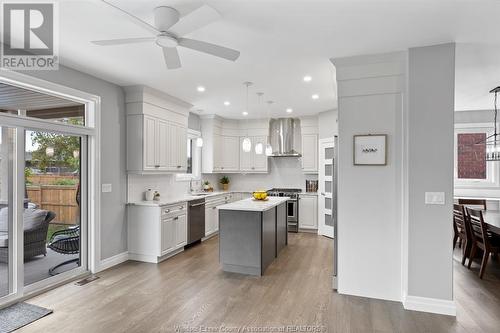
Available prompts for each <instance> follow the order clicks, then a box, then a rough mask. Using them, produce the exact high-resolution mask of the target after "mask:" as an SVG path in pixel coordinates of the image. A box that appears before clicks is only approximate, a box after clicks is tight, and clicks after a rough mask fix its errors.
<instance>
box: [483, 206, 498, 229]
mask: <svg viewBox="0 0 500 333" xmlns="http://www.w3.org/2000/svg"><path fill="white" fill-rule="evenodd" d="M483 219H484V222H485V223H486V224H487V225H488V229H489V230H490V231H491V232H492V233H494V234H497V235H499V236H500V210H491V209H488V210H483Z"/></svg>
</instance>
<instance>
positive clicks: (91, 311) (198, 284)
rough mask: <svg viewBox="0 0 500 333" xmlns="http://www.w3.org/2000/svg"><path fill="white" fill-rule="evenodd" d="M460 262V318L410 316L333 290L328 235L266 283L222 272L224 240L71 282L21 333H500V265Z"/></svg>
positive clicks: (295, 247)
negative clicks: (208, 331) (284, 332)
mask: <svg viewBox="0 0 500 333" xmlns="http://www.w3.org/2000/svg"><path fill="white" fill-rule="evenodd" d="M454 261H455V268H456V269H455V281H456V282H455V292H456V298H457V304H458V316H457V318H456V319H455V318H454V317H448V316H440V315H432V314H428V313H421V312H414V311H405V310H403V309H402V306H401V304H400V303H398V302H388V301H380V300H373V299H367V298H361V297H352V296H344V295H338V294H336V293H333V292H332V291H331V288H330V285H331V266H332V265H331V263H332V242H331V240H329V239H327V238H323V237H320V236H317V235H314V234H309V233H301V234H290V238H289V246H288V247H287V248H286V249H285V250H283V252H282V253H281V254H280V256H279V258H278V259H277V260H276V261H275V262H274V263H273V264H272V265H271V266H269V268H268V269H267V271H266V275H265V276H263V277H261V278H258V277H249V276H243V275H238V274H232V273H224V272H222V271H221V270H220V269H219V264H218V243H217V238H214V239H211V240H209V241H207V242H205V243H203V244H202V245H199V246H196V247H194V248H191V249H189V250H188V251H185V252H184V253H182V254H180V255H178V256H176V257H174V258H171V259H169V260H167V261H165V262H163V263H161V264H159V265H153V264H145V263H139V262H127V263H124V264H122V265H119V266H117V267H114V268H112V269H109V270H107V271H104V272H102V273H100V274H99V276H101V278H100V279H99V280H96V281H94V282H92V283H89V284H87V285H85V286H81V287H79V286H76V285H75V284H73V283H71V284H67V285H65V286H62V287H60V288H58V289H55V290H52V291H50V292H48V293H46V294H43V295H40V296H38V297H36V298H33V299H31V300H30V301H29V302H30V303H33V304H37V305H40V306H45V307H49V308H52V309H54V313H53V314H51V315H49V316H47V317H45V318H43V319H41V320H39V321H37V322H35V323H32V324H30V325H28V326H26V327H24V328H22V329H21V330H20V332H175V329H176V326H177V325H182V326H185V327H195V328H198V327H199V325H203V326H205V327H220V326H221V325H224V326H225V327H226V328H228V327H242V326H247V327H251V326H258V327H263V326H271V327H279V326H282V325H311V326H314V327H315V328H316V330H309V331H307V332H498V331H499V328H500V288H499V286H500V270H499V269H498V267H499V266H500V265H499V263H498V262H493V263H492V264H490V267H488V270H487V272H486V274H485V279H484V280H483V281H480V280H479V278H478V277H477V271H478V265H477V264H476V265H474V266H473V270H471V271H469V270H467V269H466V268H464V267H462V266H461V265H460V255H459V253H456V258H455V259H454ZM193 331H194V332H196V330H193ZM198 331H199V330H198ZM228 331H230V330H228V329H226V332H228ZM271 331H272V330H270V329H268V330H260V331H259V332H271ZM289 331H290V332H293V330H289ZM213 332H222V330H213ZM233 332H236V331H235V330H233ZM240 332H242V331H241V330H240ZM295 332H300V331H295Z"/></svg>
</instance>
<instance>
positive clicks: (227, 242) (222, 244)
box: [218, 197, 288, 276]
mask: <svg viewBox="0 0 500 333" xmlns="http://www.w3.org/2000/svg"><path fill="white" fill-rule="evenodd" d="M287 200H288V198H287V197H269V198H268V200H267V201H257V200H254V199H253V198H249V199H244V200H240V201H236V202H232V203H229V204H226V205H221V206H219V207H218V210H219V261H220V263H221V265H222V269H223V270H224V271H226V272H233V273H241V274H250V275H258V276H260V275H263V274H264V271H265V270H266V268H267V267H268V266H269V265H270V264H271V263H272V262H273V260H274V258H276V257H277V256H278V254H279V253H280V251H281V250H282V249H283V248H284V247H285V246H286V245H287V243H288V230H287V216H286V201H287Z"/></svg>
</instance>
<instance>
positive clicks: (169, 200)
mask: <svg viewBox="0 0 500 333" xmlns="http://www.w3.org/2000/svg"><path fill="white" fill-rule="evenodd" d="M231 193H251V192H250V191H228V192H225V191H214V192H207V193H206V195H189V194H186V195H180V196H175V197H162V198H161V200H159V201H156V200H153V201H146V200H143V201H134V202H129V203H128V205H133V206H150V207H160V206H167V205H173V204H176V203H180V202H186V201H192V200H197V199H203V198H210V197H214V196H217V195H224V194H231Z"/></svg>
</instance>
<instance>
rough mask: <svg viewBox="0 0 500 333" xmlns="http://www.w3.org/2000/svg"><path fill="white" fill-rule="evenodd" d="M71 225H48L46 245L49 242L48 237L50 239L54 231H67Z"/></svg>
mask: <svg viewBox="0 0 500 333" xmlns="http://www.w3.org/2000/svg"><path fill="white" fill-rule="evenodd" d="M71 226H72V225H69V224H55V223H49V231H48V232H47V243H48V242H49V240H50V237H52V234H53V233H54V232H56V231H59V230H64V229H68V228H69V227H71Z"/></svg>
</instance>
